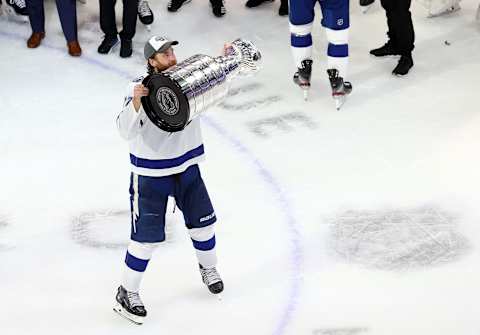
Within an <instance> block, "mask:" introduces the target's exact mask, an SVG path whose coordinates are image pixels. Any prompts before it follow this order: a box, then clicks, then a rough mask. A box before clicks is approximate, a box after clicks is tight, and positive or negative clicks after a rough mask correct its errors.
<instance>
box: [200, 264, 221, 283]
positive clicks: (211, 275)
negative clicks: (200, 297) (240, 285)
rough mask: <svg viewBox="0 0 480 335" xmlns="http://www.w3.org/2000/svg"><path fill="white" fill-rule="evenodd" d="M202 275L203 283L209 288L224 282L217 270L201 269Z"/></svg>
mask: <svg viewBox="0 0 480 335" xmlns="http://www.w3.org/2000/svg"><path fill="white" fill-rule="evenodd" d="M200 273H201V274H202V280H203V282H204V283H205V284H206V285H207V286H209V285H212V284H215V283H218V282H220V281H222V279H221V278H220V275H219V274H218V272H217V269H215V268H201V269H200Z"/></svg>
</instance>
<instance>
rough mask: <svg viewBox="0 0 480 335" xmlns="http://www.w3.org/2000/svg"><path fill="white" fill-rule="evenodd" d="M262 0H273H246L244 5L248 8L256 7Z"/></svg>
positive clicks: (271, 0) (269, 0)
mask: <svg viewBox="0 0 480 335" xmlns="http://www.w3.org/2000/svg"><path fill="white" fill-rule="evenodd" d="M264 2H273V0H248V1H247V2H246V3H245V6H247V7H248V8H253V7H258V6H260V5H261V4H262V3H264Z"/></svg>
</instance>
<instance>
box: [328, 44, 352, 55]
mask: <svg viewBox="0 0 480 335" xmlns="http://www.w3.org/2000/svg"><path fill="white" fill-rule="evenodd" d="M327 55H329V56H330V57H348V44H332V43H329V44H328V50H327Z"/></svg>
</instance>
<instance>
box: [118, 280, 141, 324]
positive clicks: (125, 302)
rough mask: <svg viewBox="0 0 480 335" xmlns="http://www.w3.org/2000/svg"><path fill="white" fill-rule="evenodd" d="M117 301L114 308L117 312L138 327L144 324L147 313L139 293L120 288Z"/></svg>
mask: <svg viewBox="0 0 480 335" xmlns="http://www.w3.org/2000/svg"><path fill="white" fill-rule="evenodd" d="M115 300H116V301H115V305H114V306H113V310H114V311H115V312H117V313H118V314H119V315H121V316H123V317H124V318H126V319H127V320H129V321H131V322H133V323H135V324H137V325H141V324H143V321H144V320H145V317H146V316H147V311H146V310H145V307H144V306H143V302H142V300H141V299H140V296H139V295H138V292H129V291H127V290H126V289H125V288H124V287H123V286H120V287H119V288H118V292H117V296H116V297H115Z"/></svg>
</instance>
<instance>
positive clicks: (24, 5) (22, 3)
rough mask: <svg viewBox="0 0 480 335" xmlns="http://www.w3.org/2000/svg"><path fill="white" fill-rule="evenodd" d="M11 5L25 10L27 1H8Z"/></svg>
mask: <svg viewBox="0 0 480 335" xmlns="http://www.w3.org/2000/svg"><path fill="white" fill-rule="evenodd" d="M8 2H9V3H10V4H11V5H17V6H18V7H20V8H25V7H27V5H26V4H25V0H9V1H8Z"/></svg>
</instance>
